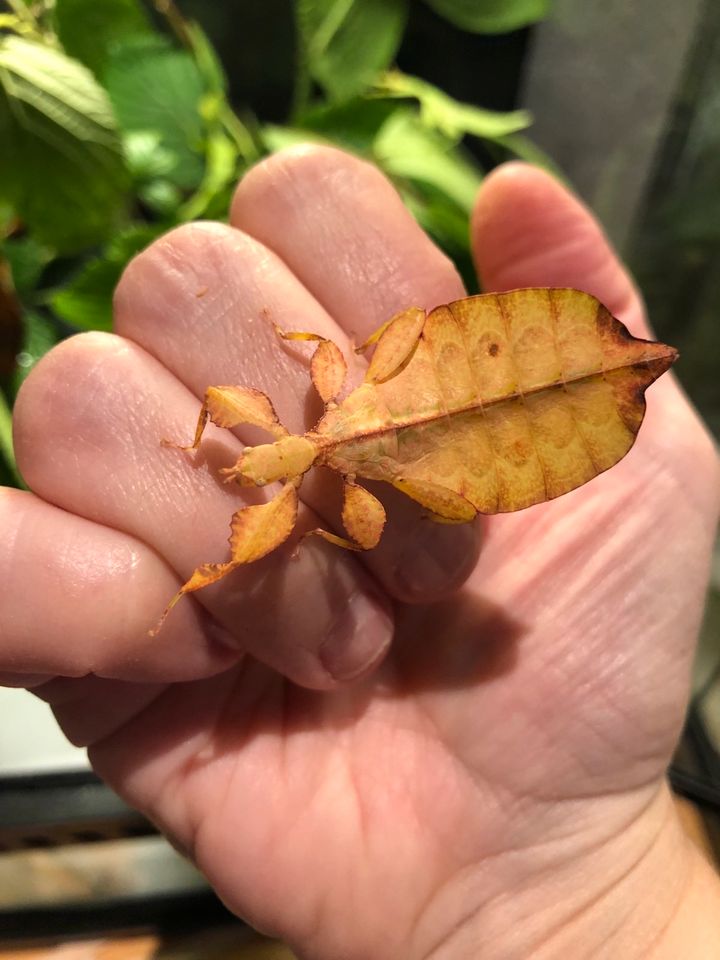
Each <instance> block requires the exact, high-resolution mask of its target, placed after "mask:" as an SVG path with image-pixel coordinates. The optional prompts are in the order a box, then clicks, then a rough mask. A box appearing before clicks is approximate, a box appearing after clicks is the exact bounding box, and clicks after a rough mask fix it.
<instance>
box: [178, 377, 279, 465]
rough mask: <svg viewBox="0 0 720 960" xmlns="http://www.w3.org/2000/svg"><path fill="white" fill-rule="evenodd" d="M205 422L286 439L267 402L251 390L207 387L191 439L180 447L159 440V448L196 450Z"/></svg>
mask: <svg viewBox="0 0 720 960" xmlns="http://www.w3.org/2000/svg"><path fill="white" fill-rule="evenodd" d="M208 420H212V422H213V423H214V424H216V425H217V426H218V427H237V426H240V424H241V423H248V424H251V425H252V426H255V427H262V429H263V430H267V431H268V433H271V434H272V435H273V436H274V437H277V438H280V437H287V436H289V434H288V431H287V430H286V429H285V427H283V426H282V424H281V423H280V421H279V420H278V417H277V414H276V413H275V409H274V408H273V405H272V403H271V402H270V399H269V398H268V397H266V396H265V394H264V393H261V391H260V390H255V389H253V388H252V387H208V388H207V390H206V391H205V399H204V400H203V405H202V407H201V409H200V416H199V417H198V422H197V427H196V428H195V439H194V440H193V442H192V443H190V444H187V445H183V444H180V443H174V442H173V441H171V440H163V446H166V447H175V448H176V449H178V450H197V448H198V447H199V446H200V440H201V438H202V435H203V431H204V430H205V427H206V425H207V422H208Z"/></svg>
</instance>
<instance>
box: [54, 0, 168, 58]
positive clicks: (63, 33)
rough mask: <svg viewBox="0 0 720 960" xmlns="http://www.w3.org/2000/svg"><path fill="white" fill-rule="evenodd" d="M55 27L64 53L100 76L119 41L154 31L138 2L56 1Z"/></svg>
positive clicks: (107, 0) (106, 0)
mask: <svg viewBox="0 0 720 960" xmlns="http://www.w3.org/2000/svg"><path fill="white" fill-rule="evenodd" d="M55 25H56V29H57V33H58V39H59V40H60V43H61V44H62V45H63V47H64V48H65V51H66V52H67V53H68V54H69V55H70V56H71V57H75V58H76V59H77V60H80V61H81V63H84V64H85V66H86V67H89V68H90V69H91V70H92V71H93V73H94V74H95V75H96V76H98V77H101V76H102V71H103V69H104V67H105V65H106V63H107V60H108V56H109V54H110V52H111V51H112V50H113V49H114V48H115V46H116V45H117V44H118V42H120V41H122V40H125V39H127V38H128V37H133V36H137V35H139V34H143V33H150V32H151V27H150V24H149V23H148V19H147V17H146V15H145V12H144V10H143V8H142V5H141V4H140V3H139V2H138V0H100V2H98V0H55Z"/></svg>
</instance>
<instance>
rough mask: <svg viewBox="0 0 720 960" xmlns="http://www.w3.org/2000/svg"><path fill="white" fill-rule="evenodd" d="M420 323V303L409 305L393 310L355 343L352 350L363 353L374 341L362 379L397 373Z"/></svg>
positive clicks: (413, 343)
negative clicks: (372, 350) (385, 319)
mask: <svg viewBox="0 0 720 960" xmlns="http://www.w3.org/2000/svg"><path fill="white" fill-rule="evenodd" d="M424 324H425V311H424V310H423V309H422V308H421V307H410V308H409V309H407V310H403V311H401V312H400V313H396V314H395V316H394V317H391V318H390V319H389V320H388V321H387V322H386V323H384V324H383V325H382V326H381V327H378V329H377V330H376V331H375V333H372V334H371V335H370V336H369V337H368V338H367V340H366V341H365V343H363V344H362V345H361V346H359V347H356V348H355V353H364V352H365V351H366V350H367V349H368V348H369V347H371V346H372V345H373V344H377V346H376V347H375V353H374V354H373V356H372V360H371V361H370V366H369V367H368V370H367V373H366V374H365V381H366V382H367V383H377V382H382V381H383V380H388V379H389V378H390V377H392V376H393V375H394V374H395V373H397V372H398V370H399V369H400V367H401V366H402V365H403V364H404V363H405V361H406V360H407V359H408V358H409V357H410V355H411V354H412V352H413V350H414V349H415V347H416V345H417V342H418V340H419V339H420V335H421V333H422V329H423V326H424Z"/></svg>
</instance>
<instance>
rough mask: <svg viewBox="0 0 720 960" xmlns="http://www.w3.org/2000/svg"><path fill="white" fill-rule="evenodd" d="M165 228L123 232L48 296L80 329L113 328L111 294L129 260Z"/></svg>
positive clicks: (65, 318) (59, 310)
mask: <svg viewBox="0 0 720 960" xmlns="http://www.w3.org/2000/svg"><path fill="white" fill-rule="evenodd" d="M163 231H164V227H162V226H160V225H155V226H148V225H139V226H136V227H131V228H130V229H128V230H126V231H124V232H123V233H121V234H120V235H119V236H118V237H116V238H115V240H113V242H112V243H111V244H110V245H109V246H108V247H107V249H106V250H105V252H104V256H102V257H96V258H94V259H92V260H89V261H88V262H87V263H86V264H85V265H84V266H83V267H82V268H81V269H80V271H79V272H78V273H77V274H76V275H75V277H74V278H73V279H72V280H71V281H70V283H69V284H68V285H67V286H65V287H63V288H62V289H61V290H58V291H56V292H55V293H53V294H52V296H50V297H49V298H48V303H49V304H50V306H51V307H52V309H53V310H54V312H55V313H56V314H57V315H58V316H59V317H61V318H62V319H63V320H65V321H66V323H69V324H70V325H71V326H73V327H76V328H77V329H78V330H111V329H112V298H113V293H114V291H115V287H116V286H117V282H118V280H119V279H120V276H121V274H122V272H123V270H124V269H125V267H126V265H127V263H128V261H129V260H130V259H131V258H132V257H134V256H135V254H136V253H139V252H140V251H141V250H143V249H144V248H145V247H146V246H147V245H148V244H149V243H151V242H152V241H153V240H154V239H155V238H156V237H157V236H159V235H160V234H161V233H162V232H163Z"/></svg>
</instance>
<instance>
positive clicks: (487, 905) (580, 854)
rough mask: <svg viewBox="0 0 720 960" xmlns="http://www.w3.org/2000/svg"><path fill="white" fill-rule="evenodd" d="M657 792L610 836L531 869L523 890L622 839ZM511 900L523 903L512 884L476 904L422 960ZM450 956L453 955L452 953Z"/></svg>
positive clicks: (509, 854) (436, 954) (434, 955)
mask: <svg viewBox="0 0 720 960" xmlns="http://www.w3.org/2000/svg"><path fill="white" fill-rule="evenodd" d="M657 793H658V791H657V790H656V791H654V793H651V794H650V795H649V796H648V798H647V801H646V803H645V804H641V805H640V807H639V808H638V810H636V811H635V812H634V813H633V815H632V816H631V818H630V819H629V820H628V821H625V822H623V823H621V824H620V825H615V826H614V827H613V831H612V833H610V834H608V835H605V836H601V837H600V838H597V839H594V840H593V841H592V843H589V844H586V845H584V846H583V847H582V848H581V849H580V850H579V851H577V850H574V851H572V854H571V855H570V856H568V857H565V858H561V859H559V860H558V859H557V858H556V859H555V860H553V861H550V862H547V861H546V862H543V863H542V864H539V865H538V866H537V867H536V868H535V869H531V870H530V873H529V874H526V876H525V877H524V881H523V886H524V888H526V889H528V890H529V891H530V893H531V894H533V893H534V892H535V886H533V884H535V882H536V879H537V878H538V877H542V875H543V874H548V873H552V871H556V870H557V868H558V866H567V865H570V864H572V863H573V861H577V862H582V861H584V860H585V859H587V858H588V856H591V855H592V854H594V853H597V852H598V851H601V850H602V849H603V848H604V847H606V846H607V845H608V844H610V843H611V842H612V841H613V840H614V839H617V838H618V837H620V836H624V835H625V834H626V833H627V831H629V830H630V829H631V828H632V827H633V826H635V825H636V824H638V823H639V822H640V820H641V819H642V818H643V817H644V816H645V813H646V811H647V809H648V808H649V807H650V806H651V805H652V803H653V802H654V800H655V799H656V797H657ZM548 806H551V804H548ZM600 822H601V823H602V822H603V821H602V820H601V821H600ZM662 826H663V825H662V824H661V825H660V827H659V828H658V834H659V832H660V829H661V828H662ZM654 840H655V838H653V843H654ZM545 846H548V843H547V842H546V843H544V844H542V845H540V847H536V846H534V847H533V848H532V850H537V849H542V848H543V847H545ZM651 846H652V844H650V845H648V848H647V849H648V850H649V849H650V847H651ZM527 853H528V851H527V850H525V851H523V850H520V849H514V850H508V851H506V852H505V853H504V854H501V855H500V856H498V857H493V858H492V861H494V862H495V863H497V860H498V859H501V858H502V856H505V857H510V858H511V859H512V858H514V855H515V854H522V855H527ZM646 853H647V851H643V852H642V853H641V858H644V857H645V856H646ZM639 861H640V858H639V860H638V862H639ZM487 866H488V861H487V859H486V858H485V857H484V858H483V865H482V873H483V874H484V873H485V872H486V871H487ZM493 869H495V870H497V868H495V867H494V868H493ZM632 869H633V866H631V867H630V868H629V870H628V871H627V872H628V873H630V872H631V871H632ZM526 870H527V867H526ZM623 875H624V874H623ZM516 879H517V877H516ZM616 882H617V881H613V884H608V885H607V888H603V889H602V890H601V891H600V893H598V894H597V895H596V896H595V897H593V899H592V900H591V901H589V902H588V903H587V904H585V905H583V906H582V907H580V908H578V910H577V911H573V913H572V914H571V915H570V919H572V918H573V917H575V916H579V915H582V914H583V913H585V912H587V910H588V909H590V908H591V907H592V906H593V905H595V904H596V903H597V902H600V901H601V900H602V898H603V896H604V895H605V893H606V892H607V890H610V889H612V887H614V886H615V884H616ZM510 900H511V901H512V904H513V908H514V909H517V906H518V902H519V901H520V902H522V901H521V898H519V897H518V887H517V883H514V884H512V891H511V892H510V893H508V892H505V893H502V892H501V893H500V894H497V895H491V896H490V897H489V898H488V899H486V900H485V902H484V903H482V904H481V905H480V906H479V907H478V906H477V902H476V904H475V907H474V909H473V910H471V911H468V912H467V914H465V915H464V916H463V918H462V919H461V920H460V921H459V922H458V923H457V924H456V925H454V926H453V927H452V929H451V930H450V931H448V933H447V935H445V936H443V938H442V940H441V941H440V942H439V943H438V944H436V945H434V946H433V947H432V948H431V950H430V952H428V953H426V954H424V955H423V956H424V960H439V958H440V957H442V956H443V954H442V953H441V952H440V951H441V949H442V948H444V947H445V946H446V945H447V943H449V942H452V940H453V939H454V938H456V937H457V934H458V933H460V932H461V931H462V930H464V929H466V928H467V927H468V926H471V925H472V924H473V922H476V923H477V925H478V927H479V929H483V928H484V927H485V926H486V925H487V921H486V920H483V916H487V914H488V912H490V913H491V914H492V911H493V910H500V911H501V910H502V909H503V902H504V901H510ZM553 902H554V901H553ZM439 909H440V912H441V914H442V912H443V910H442V905H441V906H440V907H439ZM527 909H529V910H531V914H532V916H533V917H534V916H535V915H536V910H535V908H534V907H528V908H527ZM525 915H527V914H525ZM521 922H522V917H515V920H514V923H515V925H517V924H519V923H521ZM567 923H568V917H565V918H564V919H563V920H561V921H558V923H557V924H556V928H555V929H557V930H563V929H564V928H565V927H566V926H567ZM450 955H451V956H452V954H450ZM526 955H527V954H526V953H523V958H524V957H525V956H526ZM511 956H512V955H511ZM533 956H535V954H534V953H533ZM552 956H555V954H552ZM518 960H519V958H518ZM537 960H540V958H537ZM548 960H550V958H548Z"/></svg>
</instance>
